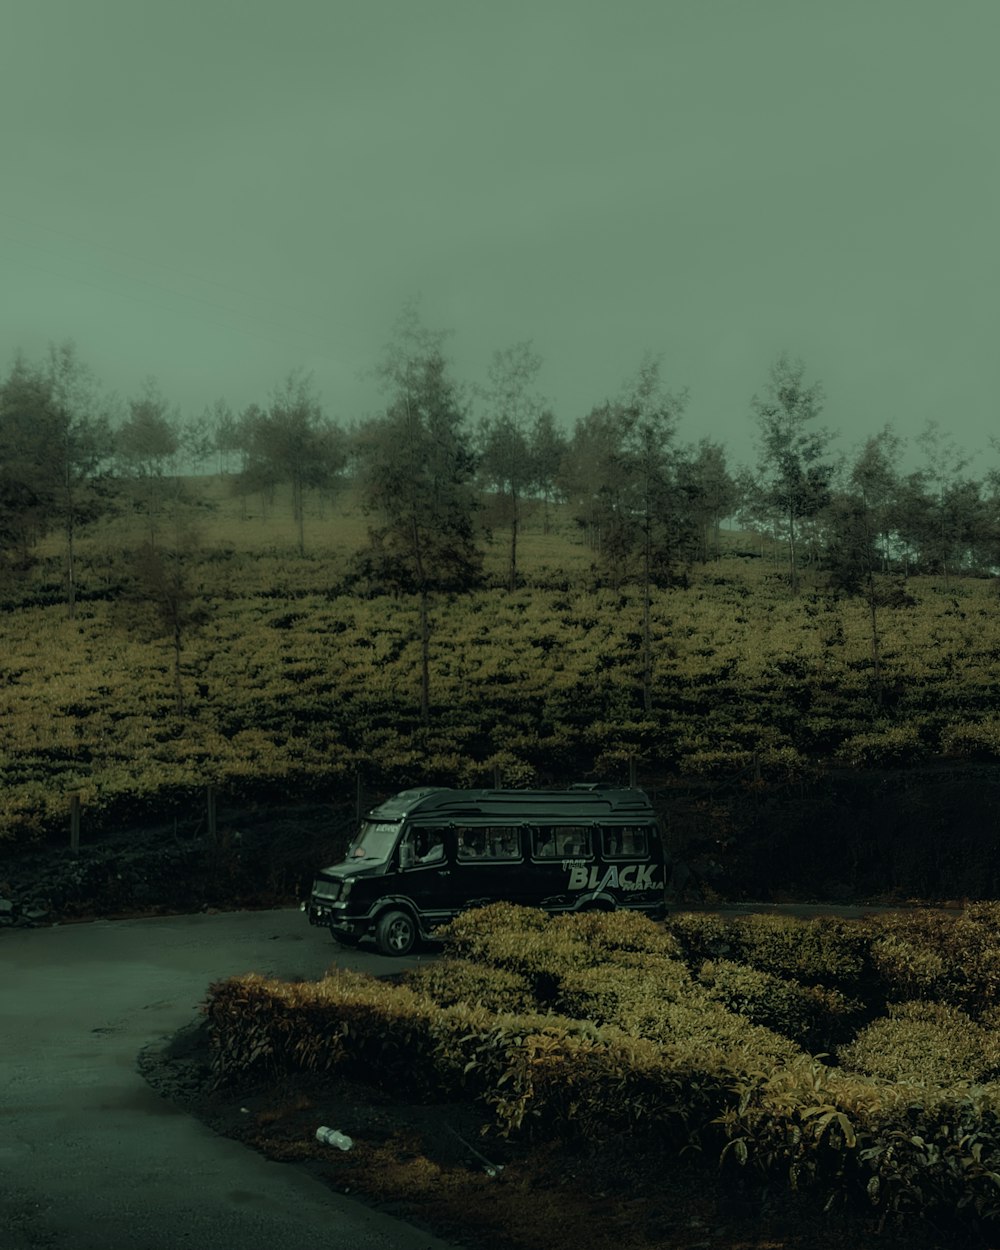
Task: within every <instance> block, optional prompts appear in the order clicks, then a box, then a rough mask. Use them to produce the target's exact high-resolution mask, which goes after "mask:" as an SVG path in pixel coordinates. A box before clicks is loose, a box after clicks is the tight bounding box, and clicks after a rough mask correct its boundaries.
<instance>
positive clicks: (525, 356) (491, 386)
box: [479, 342, 543, 591]
mask: <svg viewBox="0 0 1000 1250" xmlns="http://www.w3.org/2000/svg"><path fill="white" fill-rule="evenodd" d="M541 365H542V358H541V356H539V355H537V353H535V352H534V351H532V349H531V344H530V342H524V343H515V344H514V346H513V347H508V348H505V349H504V350H503V351H496V352H494V353H493V360H492V363H491V364H490V369H489V374H488V381H487V385H486V386H485V387H483V388H481V391H480V395H481V397H482V399H483V402H484V404H485V406H486V415H485V417H483V419H482V421H481V422H480V425H479V473H480V476H481V478H482V479H483V481H484V482H485V483H487V484H488V485H489V486H491V487H492V488H493V489H494V490H495V491H496V492H497V493H498V494H499V495H500V497H501V499H503V500H504V503H505V506H506V511H507V518H506V519H507V523H508V525H509V528H510V547H509V559H508V564H507V589H508V590H511V591H513V590H514V589H515V588H516V586H517V539H518V531H519V529H520V526H521V511H522V506H523V497H524V494H525V491H526V490H527V489H528V487H529V486H530V485H531V484H532V476H533V466H532V462H531V439H532V434H533V432H534V430H535V427H536V426H537V422H538V419H539V416H540V414H541V412H542V410H543V400H542V398H541V396H540V395H538V394H537V393H536V392H535V390H534V382H535V377H536V376H537V374H538V370H539V369H540V368H541Z"/></svg>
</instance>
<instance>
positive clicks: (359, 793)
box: [354, 771, 365, 825]
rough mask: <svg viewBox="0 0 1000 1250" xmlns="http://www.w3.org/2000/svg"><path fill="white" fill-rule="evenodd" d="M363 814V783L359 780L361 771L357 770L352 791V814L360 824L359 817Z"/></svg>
mask: <svg viewBox="0 0 1000 1250" xmlns="http://www.w3.org/2000/svg"><path fill="white" fill-rule="evenodd" d="M364 814H365V785H364V782H363V781H362V780H361V773H360V771H359V772H358V775H357V780H356V784H355V792H354V815H355V817H356V818H357V822H358V824H359V825H360V824H361V819H362V817H363V816H364Z"/></svg>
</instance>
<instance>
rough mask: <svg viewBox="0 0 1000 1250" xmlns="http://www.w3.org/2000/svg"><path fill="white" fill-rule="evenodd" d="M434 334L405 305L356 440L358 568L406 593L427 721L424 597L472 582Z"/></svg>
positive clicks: (478, 558) (459, 411) (469, 464)
mask: <svg viewBox="0 0 1000 1250" xmlns="http://www.w3.org/2000/svg"><path fill="white" fill-rule="evenodd" d="M443 338H444V335H443V333H441V332H439V331H430V330H427V329H426V328H425V327H424V326H423V325H422V324H421V322H420V319H419V316H418V315H417V311H416V309H415V308H414V307H413V306H412V305H409V306H407V308H406V309H404V312H403V314H402V315H401V317H400V318H399V320H398V321H397V323H396V327H395V332H394V338H393V341H392V343H391V344H390V345H389V347H388V348H387V350H386V353H385V358H384V360H383V362H382V365H381V367H380V370H379V374H380V378H381V380H382V383H383V385H384V388H385V389H386V390H387V392H388V395H389V403H388V406H387V408H386V410H385V414H384V415H383V416H382V417H378V418H374V419H372V420H370V421H368V422H366V423H365V424H364V425H363V426H362V427H361V428H360V430H359V431H358V433H357V436H356V458H357V463H358V479H359V485H360V490H361V496H362V499H363V501H364V507H365V509H366V511H367V512H368V513H369V514H370V515H371V516H373V518H375V520H374V523H373V524H372V525H371V526H370V527H369V531H368V536H369V543H368V547H367V548H366V549H365V551H363V552H362V553H361V556H360V563H361V565H362V567H364V568H365V569H366V570H367V572H368V573H369V575H370V576H371V577H372V578H373V580H377V581H380V582H382V583H383V584H388V585H390V586H392V587H394V588H395V589H397V590H402V591H407V592H411V593H415V594H416V595H417V596H418V597H419V611H420V656H421V680H420V716H421V720H422V721H423V723H424V724H425V725H426V724H428V723H429V720H430V641H431V622H430V599H431V595H432V594H433V593H435V592H437V591H440V590H445V589H466V588H468V587H469V586H471V585H473V584H474V583H475V582H476V581H478V580H479V577H480V575H481V571H482V554H481V552H480V551H479V550H478V548H477V546H476V531H475V525H474V519H473V518H474V515H475V511H476V506H477V505H476V497H475V491H474V487H473V470H474V467H475V466H474V458H473V456H472V453H471V451H470V449H469V445H468V441H467V432H466V408H465V405H464V404H463V402H462V399H461V397H460V395H459V392H458V388H457V386H456V384H455V383H454V382H453V381H452V379H451V378H450V376H449V374H448V367H447V362H446V360H445V358H444V355H443V351H442V341H443Z"/></svg>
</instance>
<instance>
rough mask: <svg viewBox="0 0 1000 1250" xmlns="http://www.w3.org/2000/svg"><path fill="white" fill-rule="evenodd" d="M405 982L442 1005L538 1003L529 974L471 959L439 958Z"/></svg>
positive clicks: (519, 1007)
mask: <svg viewBox="0 0 1000 1250" xmlns="http://www.w3.org/2000/svg"><path fill="white" fill-rule="evenodd" d="M403 984H404V985H406V986H407V988H408V989H411V990H413V991H414V992H416V993H417V994H422V995H425V996H426V997H428V998H430V999H433V1001H434V1002H435V1003H436V1004H437V1005H438V1006H439V1007H451V1006H454V1004H456V1003H468V1004H471V1005H473V1006H477V1007H485V1008H486V1009H487V1010H488V1011H492V1012H497V1013H502V1012H508V1013H514V1014H517V1013H518V1012H524V1011H534V1010H535V1009H536V1008H537V1006H538V1004H537V1002H536V1001H535V998H534V995H533V993H532V990H531V983H530V982H529V980H528V978H527V977H523V976H520V975H519V974H518V973H516V972H510V971H508V970H507V969H505V968H491V967H489V966H488V965H485V964H479V963H474V962H473V961H472V960H468V959H436V960H435V961H434V962H433V963H429V964H424V965H423V967H420V968H413V969H411V970H410V971H409V972H407V973H406V975H405V977H404V978H403Z"/></svg>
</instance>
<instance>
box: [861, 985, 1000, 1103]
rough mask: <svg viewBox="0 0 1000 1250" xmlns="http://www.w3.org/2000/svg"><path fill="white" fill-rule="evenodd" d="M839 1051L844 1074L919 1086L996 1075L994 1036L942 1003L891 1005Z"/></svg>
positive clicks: (998, 1043) (999, 1055)
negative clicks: (860, 1073) (851, 1073)
mask: <svg viewBox="0 0 1000 1250" xmlns="http://www.w3.org/2000/svg"><path fill="white" fill-rule="evenodd" d="M888 1010H889V1014H888V1016H887V1017H884V1018H882V1019H880V1020H875V1021H873V1022H872V1023H871V1024H869V1025H867V1026H866V1027H865V1028H864V1029H862V1031H861V1032H860V1033H859V1034H858V1036H857V1037H856V1038H855V1039H854V1041H853V1042H850V1043H849V1044H847V1045H844V1046H841V1047H839V1049H838V1050H837V1058H838V1059H839V1061H840V1064H841V1066H842V1067H843V1068H845V1069H850V1070H853V1071H855V1072H862V1073H864V1074H865V1075H866V1076H874V1077H880V1078H881V1079H883V1080H891V1081H902V1082H908V1081H909V1082H915V1083H918V1084H921V1085H943V1086H947V1085H954V1084H956V1083H958V1082H960V1081H971V1082H982V1081H984V1080H988V1079H991V1078H992V1077H994V1076H995V1075H997V1074H998V1073H1000V1034H997V1033H995V1032H994V1031H993V1030H990V1029H985V1028H983V1027H981V1026H980V1025H978V1024H977V1023H976V1022H975V1021H974V1020H972V1019H971V1018H970V1017H969V1016H967V1015H966V1014H965V1012H964V1011H960V1010H959V1009H958V1008H957V1007H951V1006H948V1005H947V1004H946V1003H933V1002H922V1001H916V1002H908V1003H893V1004H890V1006H889V1009H888Z"/></svg>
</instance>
